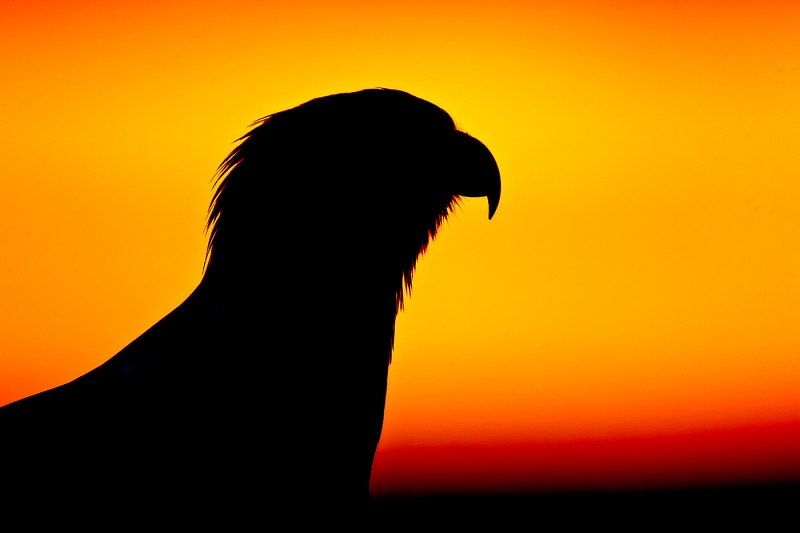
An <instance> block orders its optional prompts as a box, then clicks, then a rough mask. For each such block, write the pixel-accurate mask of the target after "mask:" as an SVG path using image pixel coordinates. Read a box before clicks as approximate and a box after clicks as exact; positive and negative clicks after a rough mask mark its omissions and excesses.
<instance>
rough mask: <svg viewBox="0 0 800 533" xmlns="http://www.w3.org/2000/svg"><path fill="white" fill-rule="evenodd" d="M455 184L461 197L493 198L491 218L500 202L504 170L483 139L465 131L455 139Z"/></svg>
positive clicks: (490, 207)
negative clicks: (501, 175) (501, 171)
mask: <svg viewBox="0 0 800 533" xmlns="http://www.w3.org/2000/svg"><path fill="white" fill-rule="evenodd" d="M454 146H455V153H454V160H455V161H454V166H455V175H454V176H453V177H454V179H455V183H453V189H454V190H453V192H454V193H455V194H457V195H459V196H467V197H471V198H478V197H482V196H485V197H486V198H487V199H488V200H489V220H491V219H492V217H493V216H494V213H495V211H497V206H498V204H499V203H500V169H499V168H498V167H497V162H496V161H495V159H494V156H493V155H492V152H490V151H489V149H488V148H486V145H484V144H483V143H482V142H480V141H479V140H478V139H476V138H475V137H472V136H470V135H468V134H466V133H463V132H460V131H458V132H456V138H455V142H454Z"/></svg>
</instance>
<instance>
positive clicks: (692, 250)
mask: <svg viewBox="0 0 800 533" xmlns="http://www.w3.org/2000/svg"><path fill="white" fill-rule="evenodd" d="M290 4H291V5H290ZM798 28H800V4H798V3H797V2H795V1H792V2H790V1H782V2H766V1H758V2H757V1H747V2H744V1H742V2H690V1H673V2H647V3H643V2H634V1H632V0H631V1H618V2H572V3H565V2H555V1H553V2H503V1H499V2H485V3H479V2H407V1H406V2H397V3H393V4H392V3H386V2H366V1H350V2H335V3H334V2H329V3H326V2H312V3H308V2H296V3H288V2H275V3H274V4H270V3H268V2H247V1H238V2H220V1H216V2H197V3H191V2H172V3H170V7H164V6H163V5H162V2H155V1H149V0H145V1H138V2H128V1H121V2H115V3H113V5H111V4H109V3H107V2H106V3H104V2H93V1H92V2H90V1H72V2H64V1H59V2H44V1H39V2H37V1H25V2H22V1H7V0H6V1H4V2H3V4H2V7H0V69H1V71H2V73H3V75H2V81H0V146H2V147H3V148H2V157H0V179H2V188H3V208H2V213H3V215H4V216H3V219H4V222H5V223H4V224H3V226H2V228H0V242H2V245H3V250H4V255H3V258H4V260H3V261H0V295H2V299H3V306H2V307H0V404H5V403H7V402H10V401H13V400H15V399H18V398H21V397H23V396H25V395H28V394H32V393H34V392H37V391H40V390H43V389H46V388H49V387H52V386H55V385H58V384H61V383H64V382H66V381H69V380H71V379H73V378H74V377H77V376H78V375H80V374H82V373H84V372H86V371H88V370H90V369H91V368H94V367H95V366H97V365H98V364H100V363H102V362H103V361H105V360H106V359H108V358H109V357H110V356H112V355H113V354H114V353H116V352H117V351H118V350H119V349H121V348H122V347H123V346H125V345H126V344H127V343H128V342H130V341H131V340H133V339H134V338H135V337H136V336H138V335H139V334H140V333H142V332H143V331H144V330H145V329H147V328H148V327H149V326H150V325H152V324H153V323H155V322H156V321H157V320H158V319H159V318H161V317H162V316H164V315H165V314H166V313H167V312H168V311H170V310H171V309H172V308H174V307H175V306H176V305H178V304H179V303H180V302H181V301H182V300H183V298H185V297H186V296H187V295H188V294H189V293H190V292H191V290H192V289H193V288H194V286H196V284H197V283H198V282H199V280H200V276H201V270H202V264H203V254H204V250H205V237H204V235H203V232H202V228H203V225H204V216H205V211H206V208H207V205H208V202H209V200H210V192H211V189H210V179H211V177H212V176H213V173H214V171H215V169H216V166H217V165H218V164H219V162H220V161H221V160H222V159H223V158H224V156H225V155H226V154H227V153H228V152H229V151H230V149H231V146H232V145H231V142H232V141H233V140H234V139H236V138H237V137H239V136H240V135H241V134H242V133H244V132H245V131H246V127H247V125H248V124H249V123H250V122H252V121H253V120H254V119H256V118H258V117H261V116H263V115H265V114H268V113H271V112H274V111H279V110H281V109H285V108H287V107H291V106H294V105H297V104H299V103H301V102H303V101H306V100H308V99H310V98H313V97H316V96H321V95H324V94H330V93H334V92H342V91H351V90H357V89H361V88H365V87H374V86H384V87H393V88H398V89H403V90H406V91H409V92H411V93H413V94H415V95H417V96H420V97H422V98H425V99H428V100H430V101H432V102H434V103H436V104H438V105H439V106H441V107H443V108H444V109H446V110H447V111H448V112H450V114H451V115H452V116H453V117H454V119H455V120H456V122H457V123H458V124H459V125H460V126H461V127H462V128H463V129H464V130H466V131H468V132H469V133H471V134H473V135H475V136H476V137H478V138H479V139H481V140H482V141H483V142H484V143H485V144H486V145H487V146H489V148H490V149H491V150H492V151H493V152H494V154H495V156H496V158H497V161H498V163H499V166H500V170H501V173H502V176H503V197H502V199H501V203H500V208H499V210H498V212H497V215H496V216H495V218H494V219H493V220H492V221H491V222H488V221H486V205H485V201H483V200H469V201H466V202H465V203H464V208H463V209H462V210H461V211H460V212H459V213H458V214H457V216H455V217H453V218H452V219H451V221H450V223H449V225H448V226H447V227H445V228H444V230H443V231H442V232H441V233H440V236H439V238H438V239H437V241H436V242H435V243H434V244H433V245H432V246H431V247H430V248H429V252H428V254H427V255H426V257H425V258H424V259H423V260H422V261H421V263H420V265H419V269H418V271H417V274H416V277H415V284H414V293H413V297H412V298H410V299H408V300H407V304H406V310H405V312H404V313H403V314H401V315H400V317H399V318H398V324H397V339H396V352H395V356H394V362H393V364H392V367H391V370H390V374H389V394H388V399H387V408H386V424H385V428H384V434H383V438H382V441H381V444H380V447H379V453H378V456H377V458H376V467H375V472H374V476H373V491H374V492H377V493H386V492H392V491H395V492H396V491H400V490H408V491H412V492H413V491H415V490H422V489H421V488H420V487H422V486H423V485H424V486H425V487H427V489H425V490H436V489H437V487H439V488H440V489H442V490H445V489H446V488H448V487H449V489H448V490H450V489H452V488H453V486H454V485H453V484H454V483H455V481H453V480H455V479H459V480H461V481H459V482H458V486H459V487H462V488H466V489H470V488H473V489H474V488H475V487H478V488H479V487H481V486H484V485H485V486H490V485H491V486H493V487H497V486H501V485H502V483H503V482H502V480H503V479H507V477H503V476H504V475H506V474H502V473H501V472H500V471H501V470H502V469H503V468H506V469H508V468H511V467H509V466H505V467H504V466H502V464H501V463H502V461H501V462H500V463H498V462H497V460H496V459H497V458H498V457H500V456H502V454H505V453H510V452H507V450H509V449H514V450H521V449H525V450H543V449H545V448H546V449H548V450H552V449H556V450H566V451H563V454H566V455H563V454H562V455H563V457H568V456H569V453H573V454H578V456H581V457H589V456H591V457H594V456H592V455H591V453H589V454H588V455H586V454H584V453H583V452H580V453H579V452H574V451H573V452H570V451H569V450H576V449H578V448H575V446H576V444H575V443H576V442H583V443H585V442H589V443H604V444H597V446H601V447H602V446H606V448H608V447H609V446H611V447H612V448H613V447H614V446H616V448H614V450H616V452H614V453H616V455H613V454H612V455H613V457H616V459H614V461H616V463H614V464H618V465H619V467H620V471H622V470H624V471H636V469H635V468H634V467H633V466H631V465H633V464H634V463H630V462H629V463H625V461H626V460H628V459H626V457H628V456H630V455H631V454H625V453H620V452H619V451H620V450H629V449H634V448H636V449H637V450H639V452H638V455H637V457H640V459H636V460H641V461H643V463H642V464H645V463H646V464H648V465H650V466H648V467H647V468H645V467H642V468H641V469H640V470H641V472H643V473H642V474H640V478H641V479H638V478H636V476H635V475H634V474H631V476H632V477H630V478H625V479H627V480H628V481H626V482H627V483H644V484H647V483H648V482H652V483H657V482H660V481H659V480H661V481H663V480H664V479H666V478H664V477H663V476H664V475H665V474H663V472H666V471H668V470H669V465H671V464H673V463H675V462H676V461H677V462H680V460H679V459H676V458H675V457H677V456H673V455H670V454H669V453H666V454H660V455H659V453H656V452H655V451H653V453H652V454H651V455H648V450H658V449H668V448H669V446H670V445H668V443H670V442H673V441H671V440H669V439H678V438H680V439H684V440H682V441H680V442H682V443H683V444H681V445H680V446H683V448H680V449H681V450H683V451H681V452H680V453H683V454H684V455H681V457H689V458H690V459H687V461H689V462H688V463H681V464H700V463H701V462H702V461H701V459H702V458H704V457H707V458H708V459H707V461H711V462H712V463H713V461H714V460H715V459H714V458H715V457H721V456H723V455H724V454H718V453H712V452H707V451H702V450H708V449H711V450H712V451H713V450H715V448H713V445H712V444H713V443H714V442H717V443H722V444H719V445H720V446H724V445H731V446H733V444H731V443H733V442H737V443H740V444H736V446H740V448H741V449H742V450H743V451H742V453H741V454H740V455H735V457H739V459H735V460H734V459H730V460H728V459H725V460H724V461H723V460H722V459H719V461H722V462H719V464H718V468H719V469H723V468H724V469H725V470H726V471H728V472H731V471H732V472H733V474H736V472H739V473H740V474H741V476H745V477H747V476H750V477H752V478H754V479H755V478H758V477H759V476H761V477H765V476H766V478H768V477H769V476H770V475H771V474H770V472H772V473H774V472H778V471H783V472H786V471H792V472H797V469H796V468H795V470H791V468H789V466H790V465H797V464H798V461H800V451H798V450H800V430H796V429H785V428H786V427H790V428H800V386H799V385H800V210H798V206H799V205H800V100H798V98H797V95H798V94H800V31H798ZM786 424H789V426H786ZM792 424H796V426H793V425H792ZM743 428H744V429H743ZM759 428H761V429H759ZM775 428H784V429H780V430H778V429H775ZM743 431H745V432H746V433H747V435H749V436H747V437H742V436H741V435H744V433H742V432H743ZM731 432H733V433H731ZM687 435H688V436H691V435H702V438H701V437H698V440H696V441H693V440H692V439H691V438H690V437H688V436H687ZM732 435H733V436H732ZM737 435H738V436H737ZM775 435H779V436H780V437H775ZM658 438H661V439H666V440H661V441H658V442H660V443H661V444H658V445H655V444H653V442H655V441H653V440H652V439H658ZM631 439H632V440H631ZM637 439H638V440H637ZM648 439H649V440H648ZM685 439H688V440H685ZM714 439H716V440H714ZM736 439H739V440H736ZM759 439H760V440H759ZM693 442H695V444H696V445H695V444H692V443H693ZM709 442H711V443H712V444H708V443H709ZM609 443H611V444H609ZM613 443H617V444H613ZM631 443H633V444H631ZM665 443H667V444H665ZM725 443H727V444H725ZM742 443H744V444H742ZM748 443H749V444H748ZM562 445H563V449H562V448H559V446H562ZM548 446H551V447H552V446H556V448H547V447H548ZM570 446H572V448H570ZM659 446H660V448H659ZM693 446H694V447H693ZM704 446H705V448H704ZM709 446H711V448H709ZM748 446H750V448H748ZM509 447H510V448H509ZM632 447H633V448H632ZM637 447H638V448H637ZM606 448H604V449H606ZM598 449H599V448H598ZM737 449H739V448H737ZM404 450H405V451H404ZM409 450H411V451H409ZM415 450H416V451H415ZM426 450H427V451H426ZM442 450H445V452H443V451H442ZM447 450H451V451H452V450H461V452H458V453H455V452H453V454H450V452H449V451H447ZM464 450H468V451H467V452H464ZM469 450H471V451H469ZM498 450H506V451H498ZM756 450H760V451H759V452H758V453H761V454H762V455H766V456H769V457H770V458H771V459H770V461H767V462H763V463H755V462H753V461H755V460H754V459H748V456H750V455H753V454H751V453H749V452H755V451H756ZM403 453H405V454H406V455H402V454H403ZM442 453H445V455H447V456H449V457H456V458H458V457H461V458H463V460H462V461H461V462H460V463H458V464H457V465H455V466H452V468H450V470H447V469H446V468H445V470H444V471H443V473H441V474H440V475H437V476H430V475H429V476H428V477H426V478H425V479H426V480H427V481H424V483H423V482H422V481H419V482H418V483H416V484H414V483H411V484H408V483H406V481H403V480H404V479H406V478H407V473H408V472H410V471H414V472H420V476H422V477H424V475H423V472H424V470H413V469H411V470H409V468H410V467H409V466H408V465H409V464H416V465H418V466H419V465H420V464H431V461H434V459H432V458H435V457H440V456H441V454H442ZM514 453H516V455H514ZM547 453H549V452H547ZM547 453H544V452H543V453H542V454H539V455H537V454H536V453H533V452H531V453H528V452H525V453H522V452H519V453H517V452H513V453H512V454H511V456H513V457H517V458H519V462H520V463H525V465H527V466H525V468H522V471H524V472H528V473H529V476H528V477H527V478H526V479H527V481H525V480H523V481H519V480H517V481H515V482H514V483H511V482H510V481H509V482H508V483H510V485H508V486H513V487H517V488H519V487H521V486H530V487H545V488H546V487H555V486H565V485H564V483H563V480H564V479H574V480H576V481H575V482H574V485H575V486H579V485H581V483H580V479H583V481H584V482H585V481H586V479H588V478H589V477H592V476H594V477H592V479H595V478H598V479H599V478H602V479H606V480H608V479H610V478H609V477H608V476H609V475H610V474H608V475H607V474H603V473H602V472H603V471H601V470H597V469H595V470H592V467H590V466H587V467H586V469H585V470H580V469H579V470H576V471H570V472H571V473H568V472H567V470H568V469H567V468H566V467H564V468H563V469H561V470H559V468H560V467H558V465H559V464H562V463H559V460H553V461H555V462H552V461H551V462H550V463H547V464H548V465H549V466H547V468H549V470H547V472H550V474H547V475H544V474H542V477H539V478H537V474H536V472H543V470H541V469H539V470H537V468H538V467H536V464H539V463H536V461H540V463H541V464H544V463H543V462H542V461H545V462H546V461H550V459H547V457H552V454H551V455H550V456H549V455H547ZM553 453H555V452H553ZM559 453H561V452H559ZM676 453H677V452H676ZM398 454H400V455H398ZM420 454H422V455H420ZM425 454H427V455H425ZM437 454H439V455H437ZM448 454H450V455H448ZM459 454H460V455H459ZM470 454H472V455H470ZM692 454H694V455H692ZM703 454H706V455H703ZM634 455H636V454H634ZM400 456H403V457H406V459H402V460H401V459H397V460H395V461H392V460H390V458H392V457H394V458H398V457H400ZM423 456H424V457H427V459H424V460H420V461H416V462H414V461H411V459H408V458H412V459H413V458H414V457H423ZM537 457H538V459H537ZM726 457H727V456H726ZM476 458H478V459H476ZM631 460H632V459H631ZM404 461H405V462H404ZM409 461H411V463H409ZM426 461H427V462H426ZM526 461H527V462H526ZM587 461H588V459H587ZM648 461H650V462H649V463H648ZM692 461H694V462H692ZM707 461H706V462H707ZM725 461H727V462H725ZM456 462H457V461H456ZM567 462H569V461H567ZM590 462H591V461H590ZM451 463H452V464H455V463H453V461H452V460H451V461H450V462H449V463H446V464H451ZM470 464H476V465H477V464H480V465H483V466H482V467H481V468H483V470H482V472H483V473H482V474H480V475H477V474H475V473H474V472H473V473H472V474H471V475H467V474H464V475H463V476H462V477H458V476H457V475H456V472H462V473H463V472H469V465H470ZM563 464H566V463H563ZM597 464H599V463H597ZM637 464H638V463H637ZM675 464H677V463H675ZM399 465H404V466H399ZM492 465H494V466H492ZM554 465H555V466H554ZM626 465H627V466H626ZM654 465H655V466H654ZM658 465H661V466H658ZM664 465H666V466H664ZM759 465H760V466H759ZM712 466H713V465H712ZM709 468H711V467H709ZM404 469H405V470H404ZM631 469H633V470H631ZM712 469H713V468H712ZM787 469H788V470H787ZM690 470H691V469H690ZM404 472H405V474H404ZM448 472H449V473H448ZM581 472H583V474H581ZM659 472H662V473H661V474H659ZM559 473H560V474H559ZM733 474H732V475H733ZM459 475H460V474H459ZM581 475H583V476H584V477H583V478H580V476H581ZM797 475H798V476H800V473H798V474H797ZM403 476H406V477H405V478H404V477H403ZM448 476H449V477H448ZM464 476H466V477H464ZM493 476H494V477H493ZM548 476H549V477H548ZM559 476H561V477H559ZM570 476H573V477H570ZM575 476H578V477H577V478H576V477H575ZM603 476H606V477H605V478H604V477H603ZM659 476H661V477H659ZM687 476H689V477H687V478H686V479H691V476H690V475H689V474H687ZM422 477H420V478H419V479H422ZM612 477H613V476H612ZM623 477H624V476H623ZM723 477H724V476H723ZM734 477H735V475H734ZM578 478H580V479H578ZM635 478H636V479H635ZM701 478H702V476H700V477H698V478H697V479H698V480H700V479H701ZM559 479H560V480H561V482H558V481H557V480H559ZM602 479H601V481H602ZM615 479H616V478H615ZM637 479H638V480H637ZM702 479H706V478H702ZM720 479H721V478H720ZM726 479H727V478H726ZM731 479H733V478H731ZM492 480H494V481H492ZM498 480H499V481H498ZM543 480H545V481H543ZM546 480H551V481H546ZM404 483H405V484H404ZM437 483H438V485H437ZM515 483H516V484H515ZM525 483H528V485H525ZM548 483H550V485H548ZM559 483H561V484H559ZM498 484H499V485H498ZM601 484H602V483H601ZM567 485H569V483H567ZM402 487H406V488H405V489H402ZM414 487H416V488H414Z"/></svg>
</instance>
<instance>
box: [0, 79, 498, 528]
mask: <svg viewBox="0 0 800 533" xmlns="http://www.w3.org/2000/svg"><path fill="white" fill-rule="evenodd" d="M252 126H254V127H252V129H251V130H250V131H249V132H248V133H247V134H246V135H244V136H243V137H241V138H240V139H239V141H240V142H239V144H238V145H237V146H236V147H235V149H234V150H233V151H232V152H231V153H230V155H228V157H227V158H226V159H225V160H224V161H223V162H222V164H221V165H220V167H219V169H218V174H217V182H216V190H215V192H214V194H213V199H212V202H211V206H210V208H209V214H208V223H207V230H208V231H209V233H210V238H209V243H208V251H207V256H206V264H205V265H204V267H205V271H204V275H203V278H202V281H201V282H200V284H199V285H198V287H197V288H196V289H195V290H194V291H193V292H192V294H191V295H190V296H189V297H188V298H187V299H186V300H185V301H184V302H183V303H182V304H181V305H180V306H178V307H177V308H176V309H175V310H173V311H172V312H171V313H169V314H168V315H167V316H166V317H164V318H163V319H161V320H160V321H159V322H158V323H156V324H155V325H154V326H152V327H151V328H150V329H149V330H147V331H146V332H145V333H143V334H142V335H141V336H140V337H138V338H137V339H135V340H134V341H133V342H131V343H130V344H129V345H128V346H126V347H125V348H124V349H122V350H121V351H120V352H119V353H118V354H116V355H115V356H114V357H112V358H111V359H109V360H108V361H106V362H105V363H104V364H102V365H100V366H99V367H97V368H96V369H94V370H92V371H90V372H88V373H87V374H85V375H83V376H81V377H79V378H77V379H75V380H74V381H71V382H69V383H67V384H65V385H62V386H60V387H56V388H54V389H51V390H48V391H45V392H42V393H40V394H36V395H34V396H31V397H28V398H24V399H22V400H20V401H17V402H14V403H12V404H9V405H7V406H5V407H3V408H0V435H2V444H0V447H1V449H2V462H3V466H2V471H0V480H2V481H0V483H2V484H3V487H4V489H5V491H6V496H7V498H6V499H5V500H4V501H5V502H6V503H7V504H8V502H11V501H17V502H26V501H35V502H50V503H53V502H68V503H69V505H70V506H72V507H77V508H87V509H91V508H93V507H94V506H100V505H106V506H116V507H117V508H121V509H123V510H125V509H127V510H128V511H127V512H131V513H132V512H137V511H136V510H137V509H143V508H148V509H153V508H161V509H171V510H176V509H177V510H180V509H183V510H185V511H186V512H195V513H196V512H197V510H198V509H201V510H207V511H208V510H211V509H217V510H220V509H221V510H223V512H230V511H231V510H232V509H263V508H265V506H267V507H268V506H270V505H272V506H273V507H276V508H277V507H280V505H281V504H283V503H287V502H297V501H303V502H339V503H344V504H348V503H353V504H357V503H358V502H363V501H365V500H367V501H368V500H369V478H370V471H371V468H372V461H373V456H374V454H375V449H376V446H377V444H378V440H379V438H380V434H381V427H382V424H383V413H384V405H385V399H386V385H387V373H388V367H389V363H390V361H391V357H392V349H393V339H394V328H395V317H396V315H397V313H398V311H399V309H401V308H402V306H403V294H404V290H405V291H410V289H411V281H412V276H413V273H414V268H415V265H416V262H417V259H418V258H419V257H420V255H421V254H422V253H423V252H424V251H425V249H426V247H427V246H428V244H429V243H430V242H431V240H432V239H433V238H434V236H435V235H436V232H437V230H438V229H439V227H440V225H441V224H442V222H443V221H444V220H445V219H446V218H447V216H448V214H449V213H451V211H452V210H453V209H454V207H455V206H457V205H458V203H459V201H460V198H461V197H464V196H466V197H484V196H485V197H487V198H488V202H489V218H492V215H493V214H494V212H495V210H496V209H497V205H498V202H499V198H500V174H499V170H498V167H497V164H496V162H495V159H494V157H493V156H492V154H491V153H490V151H489V150H488V149H487V148H486V146H484V145H483V144H482V143H481V142H480V141H478V140H477V139H475V138H473V137H471V136H470V135H468V134H466V133H464V132H461V131H459V130H458V129H457V128H456V126H455V124H454V122H453V120H452V118H451V117H450V116H449V115H448V114H447V113H446V112H445V111H444V110H442V109H441V108H439V107H437V106H435V105H434V104H432V103H430V102H427V101H425V100H422V99H420V98H417V97H415V96H412V95H410V94H408V93H406V92H402V91H398V90H390V89H367V90H363V91H359V92H353V93H343V94H334V95H330V96H325V97H321V98H316V99H314V100H310V101H308V102H306V103H304V104H302V105H299V106H297V107H295V108H291V109H288V110H285V111H281V112H278V113H274V114H272V115H269V116H266V117H264V118H262V119H260V120H258V121H256V122H255V123H254V124H253V125H252ZM8 495H13V497H12V498H10V499H9V498H8Z"/></svg>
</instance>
